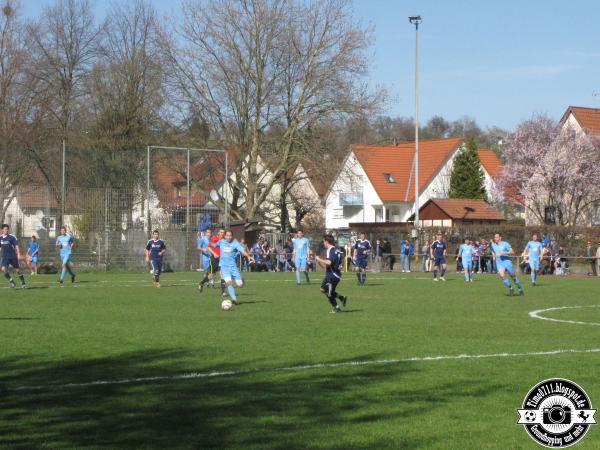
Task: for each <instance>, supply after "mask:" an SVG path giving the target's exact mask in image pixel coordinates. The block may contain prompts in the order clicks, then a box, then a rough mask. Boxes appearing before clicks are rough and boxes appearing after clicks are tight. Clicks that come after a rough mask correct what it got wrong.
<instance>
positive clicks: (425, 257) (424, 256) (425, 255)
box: [421, 241, 431, 272]
mask: <svg viewBox="0 0 600 450" xmlns="http://www.w3.org/2000/svg"><path fill="white" fill-rule="evenodd" d="M430 245H431V241H427V242H425V243H424V244H423V246H422V247H421V270H422V271H423V272H429V246H430Z"/></svg>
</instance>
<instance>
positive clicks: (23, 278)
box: [19, 274, 25, 286]
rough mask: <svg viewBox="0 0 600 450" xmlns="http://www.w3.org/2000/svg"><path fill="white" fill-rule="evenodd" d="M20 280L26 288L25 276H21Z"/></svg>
mask: <svg viewBox="0 0 600 450" xmlns="http://www.w3.org/2000/svg"><path fill="white" fill-rule="evenodd" d="M19 280H21V284H22V285H23V286H25V276H23V274H19Z"/></svg>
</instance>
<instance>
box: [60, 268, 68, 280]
mask: <svg viewBox="0 0 600 450" xmlns="http://www.w3.org/2000/svg"><path fill="white" fill-rule="evenodd" d="M66 274H67V269H65V268H64V267H63V270H61V272H60V282H61V283H62V282H63V281H65V275H66Z"/></svg>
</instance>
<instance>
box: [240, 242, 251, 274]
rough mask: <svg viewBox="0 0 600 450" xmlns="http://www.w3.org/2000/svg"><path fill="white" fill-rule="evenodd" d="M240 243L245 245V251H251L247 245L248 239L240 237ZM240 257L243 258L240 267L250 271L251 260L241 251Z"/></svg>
mask: <svg viewBox="0 0 600 450" xmlns="http://www.w3.org/2000/svg"><path fill="white" fill-rule="evenodd" d="M240 245H241V246H242V247H244V251H245V252H246V253H250V252H249V251H248V246H247V245H246V239H240ZM239 257H240V258H241V263H240V269H241V270H242V271H243V272H249V271H250V261H248V258H246V256H244V254H243V253H240V254H239Z"/></svg>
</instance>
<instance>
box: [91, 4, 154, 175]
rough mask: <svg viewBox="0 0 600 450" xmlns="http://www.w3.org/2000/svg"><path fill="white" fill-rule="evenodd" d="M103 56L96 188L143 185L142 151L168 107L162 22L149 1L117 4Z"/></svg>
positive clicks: (95, 85) (95, 137) (96, 101)
mask: <svg viewBox="0 0 600 450" xmlns="http://www.w3.org/2000/svg"><path fill="white" fill-rule="evenodd" d="M103 44H104V45H103V48H104V52H103V56H102V57H101V58H100V59H99V61H98V63H97V64H96V65H95V67H94V69H93V70H92V73H91V76H90V77H89V83H88V88H89V92H90V98H91V104H92V108H91V109H92V113H91V120H90V124H89V125H90V126H89V134H88V137H89V146H90V147H91V149H92V150H93V152H92V154H91V160H90V161H88V163H90V164H92V165H93V167H94V168H95V169H96V173H97V174H98V178H97V179H95V180H93V181H94V183H95V184H96V185H104V186H106V185H109V186H113V187H135V186H139V184H140V181H141V178H140V174H141V173H140V169H142V167H143V163H144V162H145V159H144V158H143V157H142V155H141V152H142V151H143V150H144V149H145V146H146V145H147V143H148V141H149V140H150V137H151V136H152V135H153V134H154V133H155V132H157V131H158V128H159V127H160V119H159V115H160V113H161V108H162V105H163V85H162V76H163V72H162V64H161V52H160V47H159V45H158V20H157V15H156V11H155V10H154V8H153V7H152V6H151V5H150V4H149V3H148V2H146V1H144V0H136V1H134V2H131V3H127V4H126V5H121V4H116V3H115V4H114V5H113V7H112V10H111V11H110V15H109V17H108V22H107V27H106V34H105V36H104V39H103Z"/></svg>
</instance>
